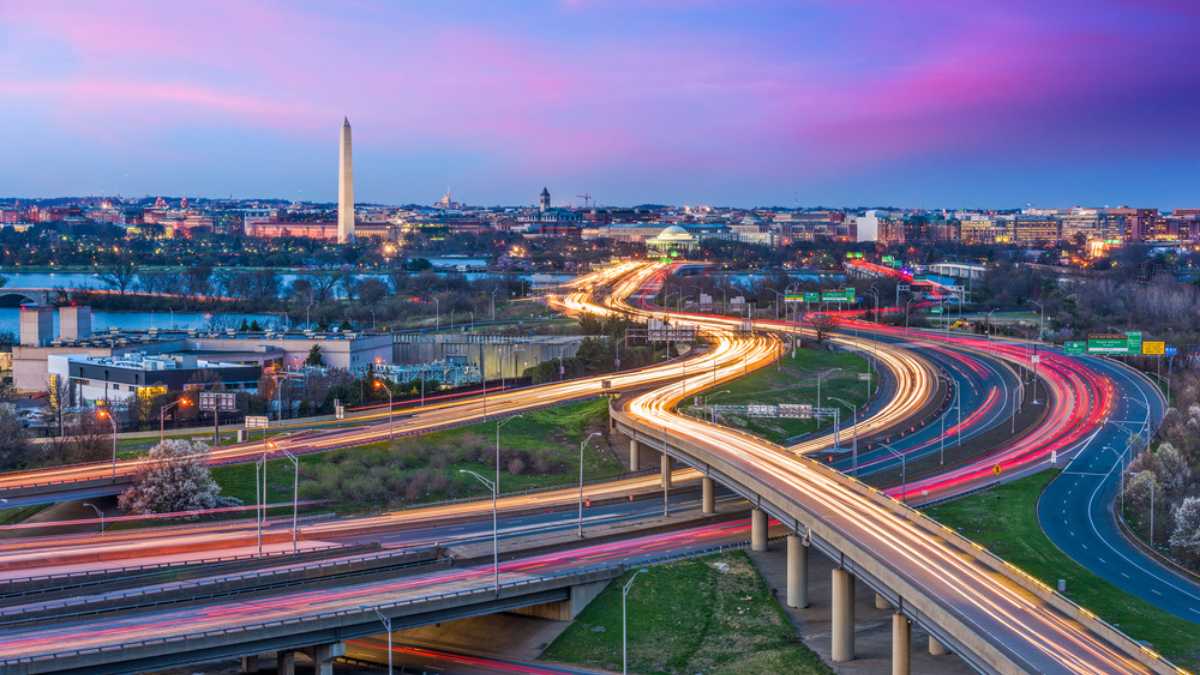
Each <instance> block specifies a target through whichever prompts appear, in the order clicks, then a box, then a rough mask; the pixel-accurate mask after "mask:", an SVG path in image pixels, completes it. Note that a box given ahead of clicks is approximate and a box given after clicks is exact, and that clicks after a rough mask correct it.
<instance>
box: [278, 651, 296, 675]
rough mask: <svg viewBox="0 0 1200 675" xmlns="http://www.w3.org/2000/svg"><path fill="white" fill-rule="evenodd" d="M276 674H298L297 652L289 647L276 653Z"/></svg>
mask: <svg viewBox="0 0 1200 675" xmlns="http://www.w3.org/2000/svg"><path fill="white" fill-rule="evenodd" d="M275 675H296V652H294V651H292V650H290V649H289V650H286V651H281V652H277V653H276V654H275Z"/></svg>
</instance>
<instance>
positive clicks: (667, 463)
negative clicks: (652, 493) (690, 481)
mask: <svg viewBox="0 0 1200 675" xmlns="http://www.w3.org/2000/svg"><path fill="white" fill-rule="evenodd" d="M658 469H659V471H660V472H661V473H662V477H661V480H662V486H663V487H664V488H666V489H668V490H670V489H671V456H670V455H668V454H667V453H665V452H664V453H662V454H661V455H659V456H658Z"/></svg>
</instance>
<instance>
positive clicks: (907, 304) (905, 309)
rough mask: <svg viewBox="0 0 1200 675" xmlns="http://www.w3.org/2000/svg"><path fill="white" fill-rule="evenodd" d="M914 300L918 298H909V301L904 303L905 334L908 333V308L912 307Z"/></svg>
mask: <svg viewBox="0 0 1200 675" xmlns="http://www.w3.org/2000/svg"><path fill="white" fill-rule="evenodd" d="M913 300H916V298H909V299H908V301H907V302H905V303H904V332H905V333H908V312H909V309H908V308H909V306H910V305H912V301H913Z"/></svg>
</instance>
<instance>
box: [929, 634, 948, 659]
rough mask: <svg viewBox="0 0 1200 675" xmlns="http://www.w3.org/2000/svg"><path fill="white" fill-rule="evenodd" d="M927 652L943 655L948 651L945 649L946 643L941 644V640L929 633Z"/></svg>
mask: <svg viewBox="0 0 1200 675" xmlns="http://www.w3.org/2000/svg"><path fill="white" fill-rule="evenodd" d="M929 653H930V654H933V655H934V656H945V655H946V654H948V653H949V651H947V649H946V645H944V644H942V643H941V641H939V640H938V639H937V638H935V637H933V636H932V635H930V636H929Z"/></svg>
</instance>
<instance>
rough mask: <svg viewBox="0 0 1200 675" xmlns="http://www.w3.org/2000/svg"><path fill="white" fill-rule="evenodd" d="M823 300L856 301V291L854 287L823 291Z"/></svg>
mask: <svg viewBox="0 0 1200 675" xmlns="http://www.w3.org/2000/svg"><path fill="white" fill-rule="evenodd" d="M821 301H822V302H846V303H851V302H855V301H856V298H855V292H854V289H853V288H843V289H842V290H840V291H821Z"/></svg>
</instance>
